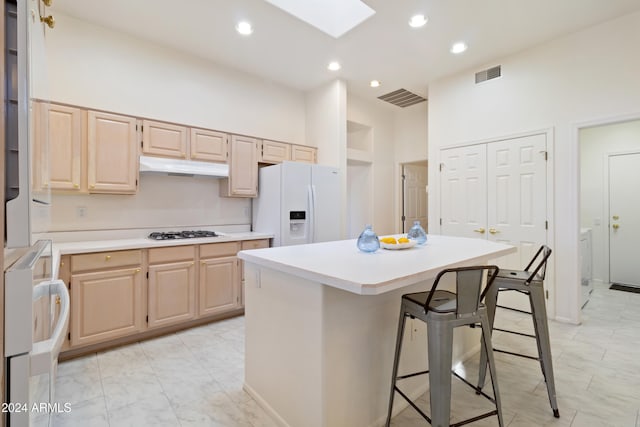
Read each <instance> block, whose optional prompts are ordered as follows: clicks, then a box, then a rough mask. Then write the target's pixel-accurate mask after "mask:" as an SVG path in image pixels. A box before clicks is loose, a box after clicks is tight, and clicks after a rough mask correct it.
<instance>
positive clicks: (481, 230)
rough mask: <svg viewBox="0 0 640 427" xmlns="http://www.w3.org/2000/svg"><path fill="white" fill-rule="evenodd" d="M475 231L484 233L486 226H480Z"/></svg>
mask: <svg viewBox="0 0 640 427" xmlns="http://www.w3.org/2000/svg"><path fill="white" fill-rule="evenodd" d="M473 231H475V232H476V233H484V231H485V230H484V228H482V227H480V228H476V229H475V230H473Z"/></svg>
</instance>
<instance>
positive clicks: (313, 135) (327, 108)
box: [305, 80, 347, 237]
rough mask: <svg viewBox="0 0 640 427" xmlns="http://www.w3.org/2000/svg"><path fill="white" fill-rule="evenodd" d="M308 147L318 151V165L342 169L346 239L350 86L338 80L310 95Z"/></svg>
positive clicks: (341, 216) (342, 205)
mask: <svg viewBox="0 0 640 427" xmlns="http://www.w3.org/2000/svg"><path fill="white" fill-rule="evenodd" d="M305 112H306V120H307V145H311V146H314V147H318V163H319V164H321V165H327V166H333V167H336V168H338V169H340V171H341V173H342V175H341V177H340V179H341V183H340V188H341V189H342V194H340V195H339V200H340V204H339V206H337V207H336V208H337V209H340V212H341V215H340V218H341V224H340V235H341V236H344V237H346V229H347V223H346V206H347V173H346V172H347V85H346V83H345V82H344V81H342V80H334V81H332V82H330V83H328V84H326V85H323V86H320V87H318V88H316V89H315V90H312V91H310V92H308V93H307V94H306V104H305Z"/></svg>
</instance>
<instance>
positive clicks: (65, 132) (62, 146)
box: [34, 103, 82, 191]
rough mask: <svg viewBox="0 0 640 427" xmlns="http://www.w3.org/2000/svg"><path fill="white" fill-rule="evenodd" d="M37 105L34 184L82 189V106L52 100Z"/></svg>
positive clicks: (55, 187) (42, 187) (66, 188)
mask: <svg viewBox="0 0 640 427" xmlns="http://www.w3.org/2000/svg"><path fill="white" fill-rule="evenodd" d="M34 108H35V117H36V126H35V144H36V145H35V156H34V162H35V163H34V181H35V186H34V188H39V189H47V188H50V189H52V190H69V191H80V184H81V159H82V110H81V109H79V108H75V107H67V106H64V105H56V104H48V103H37V104H35V105H34Z"/></svg>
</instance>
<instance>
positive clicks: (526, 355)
mask: <svg viewBox="0 0 640 427" xmlns="http://www.w3.org/2000/svg"><path fill="white" fill-rule="evenodd" d="M493 352H494V353H495V352H498V353H505V354H510V355H512V356H519V357H524V358H525V359H531V360H537V361H538V362H539V361H540V358H539V357H534V356H529V355H528V354H522V353H514V352H513V351H507V350H500V349H499V348H494V349H493Z"/></svg>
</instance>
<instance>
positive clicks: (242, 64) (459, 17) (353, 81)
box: [51, 0, 640, 98]
mask: <svg viewBox="0 0 640 427" xmlns="http://www.w3.org/2000/svg"><path fill="white" fill-rule="evenodd" d="M300 1H314V0H300ZM315 1H322V0H315ZM364 2H365V3H366V4H367V5H369V6H370V7H372V8H373V9H374V10H375V11H376V13H375V15H373V16H372V17H371V18H369V19H367V20H366V21H364V22H363V23H362V24H360V25H359V26H357V27H356V28H354V29H352V30H351V31H349V32H347V33H346V34H345V35H343V36H342V37H340V38H338V39H335V38H333V37H331V36H329V35H327V34H325V33H323V32H321V31H320V30H318V29H316V28H314V27H312V26H310V25H308V24H306V23H304V22H302V21H300V20H298V19H296V18H294V17H293V16H291V15H289V14H287V13H286V12H284V11H282V10H280V9H278V8H276V7H275V6H272V5H271V4H269V3H268V2H266V1H264V0H180V1H177V0H53V3H54V4H53V7H52V9H51V10H52V13H53V14H54V15H55V13H56V12H61V13H64V14H66V15H71V16H74V17H76V18H80V19H82V20H85V21H90V22H93V23H95V24H98V25H101V26H104V27H109V28H112V29H115V30H118V31H122V32H126V33H129V34H131V35H134V36H137V37H140V38H143V39H147V40H150V41H152V42H155V43H158V44H161V45H166V46H169V47H172V48H175V49H179V50H181V51H185V52H190V53H192V54H194V55H197V56H199V57H202V58H205V59H208V60H211V61H213V62H216V63H218V64H222V65H226V66H228V67H231V68H234V69H238V70H243V71H246V72H249V73H251V74H254V75H258V76H261V77H263V78H265V79H267V80H271V81H275V82H277V83H280V84H283V85H286V86H289V87H292V88H295V89H299V90H305V91H306V90H309V89H312V88H315V87H317V86H319V85H321V84H323V83H325V82H328V81H330V80H333V79H335V78H337V77H339V78H341V79H344V80H345V81H346V82H347V88H348V90H349V92H351V93H355V94H358V95H360V96H362V97H364V98H373V97H377V96H379V95H382V94H385V93H387V92H391V91H393V90H396V89H399V88H405V89H408V90H410V91H412V92H415V93H417V94H419V95H422V96H425V97H426V96H427V88H428V85H429V82H431V81H433V80H434V79H437V78H439V77H442V76H445V75H447V74H451V73H454V72H458V71H462V70H465V69H469V68H471V69H474V68H477V67H482V66H485V65H487V66H491V65H495V64H493V63H492V62H493V61H496V60H497V59H499V58H501V57H503V56H505V55H508V54H512V53H514V52H518V51H521V50H524V49H527V48H529V47H532V46H535V45H538V44H540V43H544V42H546V41H549V40H552V39H554V38H557V37H559V36H562V35H565V34H569V33H572V32H575V31H577V30H580V29H582V28H585V27H588V26H591V25H594V24H596V23H599V22H603V21H606V20H609V19H612V18H615V17H618V16H621V15H624V14H627V13H630V12H633V11H637V10H640V1H638V0H364ZM416 13H423V14H426V15H427V16H428V18H429V22H428V23H427V25H426V26H424V27H422V28H418V29H414V28H411V27H409V25H408V21H409V18H410V17H411V16H412V15H414V14H416ZM240 19H246V20H248V21H250V22H251V23H252V25H253V27H254V32H253V34H252V35H251V36H248V37H247V36H241V35H240V34H238V33H237V32H236V31H235V25H236V23H237V21H238V20H240ZM458 40H464V41H465V42H466V43H467V44H468V46H469V49H468V50H467V51H466V52H465V53H463V54H461V55H453V54H451V53H450V52H449V49H450V47H451V45H452V43H453V42H456V41H458ZM333 60H337V61H339V62H340V63H341V64H342V69H341V70H339V71H337V72H332V71H329V70H327V64H328V63H329V62H330V61H333ZM372 79H377V80H379V81H381V82H382V85H381V86H380V87H378V88H375V89H373V88H371V87H369V82H370V81H371V80H372Z"/></svg>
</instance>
